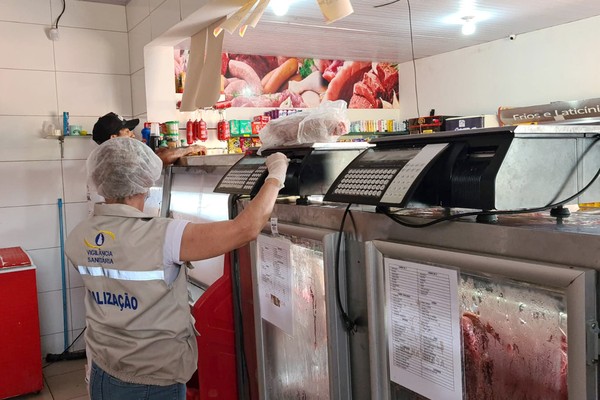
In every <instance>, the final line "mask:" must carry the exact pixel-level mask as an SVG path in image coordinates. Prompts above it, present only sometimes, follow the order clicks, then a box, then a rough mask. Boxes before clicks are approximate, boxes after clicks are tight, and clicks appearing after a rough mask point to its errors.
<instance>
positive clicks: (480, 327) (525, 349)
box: [461, 312, 568, 400]
mask: <svg viewBox="0 0 600 400" xmlns="http://www.w3.org/2000/svg"><path fill="white" fill-rule="evenodd" d="M461 328H462V335H463V346H464V365H465V398H466V399H468V400H481V399H485V400H563V399H567V398H568V392H567V367H568V365H567V338H566V336H564V335H563V336H562V337H560V338H558V337H553V336H552V335H550V337H544V333H543V332H540V335H535V337H527V338H522V337H519V335H518V332H515V333H514V336H513V337H510V338H509V337H506V338H505V337H502V336H501V335H500V334H499V333H498V332H497V331H496V329H494V328H493V327H492V326H491V325H490V324H489V323H483V322H482V321H481V319H480V317H479V316H478V315H476V314H474V313H471V312H465V313H463V315H462V318H461ZM515 331H518V327H516V328H515ZM540 340H541V341H546V342H547V343H544V345H546V344H549V346H547V348H548V349H553V348H556V346H557V345H558V344H557V343H556V341H558V340H559V341H560V344H559V345H558V346H559V348H560V352H561V354H560V355H559V356H558V357H557V355H556V354H552V351H547V352H537V353H536V352H535V351H534V350H533V348H536V347H539V346H535V345H534V342H537V341H540ZM517 341H518V342H519V343H520V344H521V346H519V345H518V344H517V343H516V342H517ZM527 341H530V342H531V346H529V345H527V344H528V343H527Z"/></svg>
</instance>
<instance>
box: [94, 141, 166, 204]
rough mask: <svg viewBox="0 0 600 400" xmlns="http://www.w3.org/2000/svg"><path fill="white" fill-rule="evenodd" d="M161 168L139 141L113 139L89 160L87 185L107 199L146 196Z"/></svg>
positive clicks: (160, 163) (153, 154) (148, 149)
mask: <svg viewBox="0 0 600 400" xmlns="http://www.w3.org/2000/svg"><path fill="white" fill-rule="evenodd" d="M162 165H163V164H162V161H161V159H160V158H159V157H158V156H157V155H156V154H155V153H154V151H153V150H152V149H151V148H150V147H149V146H147V145H145V144H144V143H142V142H140V141H139V140H137V139H133V138H128V137H117V138H113V139H110V140H107V141H106V142H104V143H102V144H101V145H100V146H98V148H96V149H95V150H94V151H92V153H91V154H90V156H89V157H88V159H87V163H86V166H87V173H88V184H89V185H91V186H92V187H93V188H96V190H97V191H98V194H99V195H101V196H103V197H104V198H106V199H122V198H125V197H128V196H133V195H134V194H140V193H147V192H148V190H149V189H150V188H151V187H152V185H153V184H154V182H156V181H157V180H158V178H160V173H161V171H162Z"/></svg>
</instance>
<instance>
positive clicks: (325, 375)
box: [251, 224, 350, 400]
mask: <svg viewBox="0 0 600 400" xmlns="http://www.w3.org/2000/svg"><path fill="white" fill-rule="evenodd" d="M276 225H277V226H276V233H273V225H271V228H270V229H271V230H270V231H269V232H264V233H263V234H262V235H261V236H259V238H258V239H257V240H256V241H255V242H254V243H253V244H252V246H251V248H252V250H253V256H252V260H253V263H252V279H253V281H254V282H255V286H254V287H255V290H254V323H255V327H256V330H255V332H256V353H257V365H258V388H259V395H260V398H261V399H273V400H275V399H292V398H294V399H298V398H300V399H348V398H350V381H349V379H350V370H349V349H348V337H347V336H346V334H345V331H344V327H343V321H342V318H341V316H340V314H339V310H338V308H337V307H336V299H337V296H338V294H339V295H340V296H341V298H342V300H341V301H343V302H345V301H344V298H345V293H338V291H337V289H336V282H337V277H336V272H335V268H336V262H335V257H334V254H335V251H334V249H335V245H336V239H337V236H338V234H337V233H336V232H333V231H328V230H322V229H315V228H312V229H311V228H305V227H304V228H300V227H295V226H292V225H288V224H276ZM342 261H343V260H342ZM342 280H343V279H342ZM341 286H342V287H343V286H345V284H344V283H343V282H342V285H341Z"/></svg>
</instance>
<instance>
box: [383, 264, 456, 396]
mask: <svg viewBox="0 0 600 400" xmlns="http://www.w3.org/2000/svg"><path fill="white" fill-rule="evenodd" d="M384 265H385V286H386V287H385V289H386V302H387V307H386V309H387V311H386V319H387V327H388V328H387V329H388V356H389V364H390V378H391V380H392V381H393V382H395V383H397V384H399V385H401V386H403V387H405V388H407V389H410V390H412V391H414V392H416V393H419V394H421V395H423V396H426V397H428V398H430V399H432V400H437V399H443V400H461V399H462V398H463V396H462V392H463V390H462V364H461V344H460V343H461V341H460V339H461V338H460V325H459V323H460V322H459V307H458V272H457V271H455V270H451V269H447V268H439V267H434V266H430V265H424V264H417V263H412V262H408V261H402V260H394V259H390V258H386V259H385V260H384Z"/></svg>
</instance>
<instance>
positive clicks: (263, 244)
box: [257, 235, 294, 335]
mask: <svg viewBox="0 0 600 400" xmlns="http://www.w3.org/2000/svg"><path fill="white" fill-rule="evenodd" d="M257 243H258V254H257V268H258V293H259V297H260V302H259V303H260V313H261V317H262V318H263V319H265V320H267V321H269V322H270V323H272V324H273V325H275V326H276V327H278V328H279V329H281V330H282V331H284V332H285V333H287V334H288V335H293V331H294V329H293V320H292V295H291V294H292V266H291V243H290V241H289V240H287V239H282V238H275V237H270V236H265V235H260V236H259V237H258V239H257Z"/></svg>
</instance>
